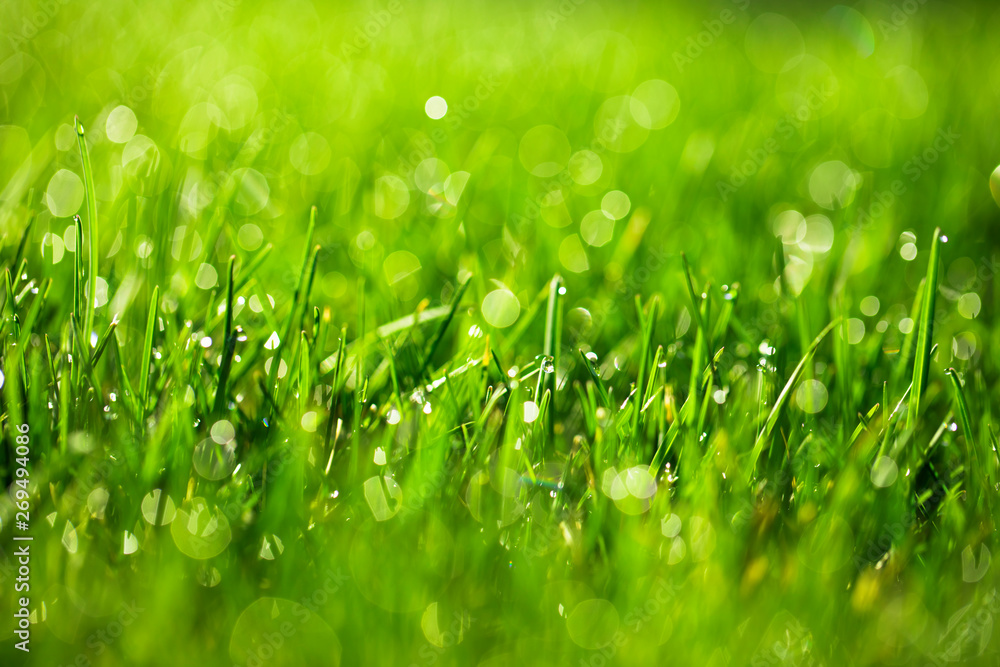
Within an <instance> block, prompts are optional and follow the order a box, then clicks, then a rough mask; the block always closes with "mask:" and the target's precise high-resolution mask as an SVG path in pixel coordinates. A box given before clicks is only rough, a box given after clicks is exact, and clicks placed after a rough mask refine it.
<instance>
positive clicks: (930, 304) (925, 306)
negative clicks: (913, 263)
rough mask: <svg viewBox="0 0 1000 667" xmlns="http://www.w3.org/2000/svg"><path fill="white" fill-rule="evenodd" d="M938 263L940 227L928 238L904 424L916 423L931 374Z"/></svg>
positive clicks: (939, 255) (939, 262)
mask: <svg viewBox="0 0 1000 667" xmlns="http://www.w3.org/2000/svg"><path fill="white" fill-rule="evenodd" d="M940 264H941V228H940V227H937V228H935V229H934V236H933V239H932V240H931V256H930V260H929V261H928V262H927V282H926V283H924V296H923V303H922V304H921V307H920V321H919V322H917V327H918V330H917V348H916V350H915V352H914V354H915V355H916V357H915V359H914V361H913V391H912V392H911V394H910V405H909V411H908V413H907V419H906V424H907V426H908V427H910V426H915V425H916V423H917V420H918V419H919V418H920V399H921V397H922V396H923V394H924V390H925V389H927V380H928V376H929V375H930V365H931V344H932V343H933V338H934V305H935V303H936V297H937V284H938V268H939V266H940Z"/></svg>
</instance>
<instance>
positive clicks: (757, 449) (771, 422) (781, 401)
mask: <svg viewBox="0 0 1000 667" xmlns="http://www.w3.org/2000/svg"><path fill="white" fill-rule="evenodd" d="M839 321H840V319H839V318H838V319H836V320H834V321H833V322H830V323H829V324H827V325H826V328H824V329H823V330H822V331H820V332H819V335H818V336H816V338H814V339H813V342H812V343H811V344H810V345H809V348H808V349H807V350H806V352H805V354H803V355H802V359H801V360H799V363H798V364H797V365H796V366H795V370H793V371H792V375H791V377H789V378H788V382H786V383H785V387H784V388H783V389H782V390H781V393H780V394H778V398H777V399H776V400H775V401H774V407H773V408H771V413H770V414H769V415H768V416H767V421H766V422H765V423H764V428H763V430H761V432H760V435H759V436H757V442H755V443H754V446H753V453H752V454H751V456H750V466H749V468H748V474H747V477H748V478H749V477H750V476H752V475H753V472H754V469H755V468H756V466H757V459H758V458H760V454H761V451H763V449H764V445H765V444H766V443H767V441H768V438H770V436H771V431H773V430H774V426H775V424H777V423H778V417H780V416H781V412H782V410H784V407H785V403H787V402H788V396H789V394H791V393H792V388H793V387H794V386H795V383H796V382H797V381H798V379H799V376H800V375H801V374H802V369H804V368H805V366H806V363H807V362H808V361H809V359H810V358H812V355H813V353H814V352H816V348H818V347H819V344H820V343H821V342H823V339H824V338H826V335H827V334H828V333H830V332H831V331H832V330H833V328H834V327H835V326H836V325H837V323H838V322H839Z"/></svg>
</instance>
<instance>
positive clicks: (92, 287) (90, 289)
mask: <svg viewBox="0 0 1000 667" xmlns="http://www.w3.org/2000/svg"><path fill="white" fill-rule="evenodd" d="M74 121H75V124H76V139H77V143H78V144H79V145H80V158H81V159H82V160H83V184H84V188H85V190H86V193H87V225H88V228H87V239H86V241H87V246H88V247H89V248H90V263H89V264H88V266H87V308H86V310H85V311H84V313H83V316H84V317H83V335H84V336H86V340H85V342H89V341H90V332H91V331H92V330H93V328H94V305H95V301H94V299H95V298H96V296H97V245H98V243H97V194H96V191H95V187H94V170H93V169H92V168H91V166H90V151H89V150H87V139H86V137H84V132H83V124H82V123H81V122H80V117H79V116H77V117H76V118H75V119H74ZM83 246H84V239H83V237H81V236H79V235H78V236H77V247H76V252H77V255H79V254H80V253H82V252H83Z"/></svg>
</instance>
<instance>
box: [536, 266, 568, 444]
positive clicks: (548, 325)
mask: <svg viewBox="0 0 1000 667" xmlns="http://www.w3.org/2000/svg"><path fill="white" fill-rule="evenodd" d="M564 291H565V290H564V288H563V280H562V277H561V276H560V275H559V274H556V275H555V276H553V277H552V280H551V281H549V300H548V304H547V305H546V308H545V339H544V342H543V345H542V354H543V355H544V356H545V359H546V360H548V363H551V364H552V368H551V371H549V370H546V368H547V367H546V365H545V364H546V361H545V360H543V361H542V373H543V375H544V376H545V381H544V383H543V389H544V390H546V391H548V392H549V406H548V407H549V409H548V414H547V415H546V423H547V425H548V433H549V438H550V439H551V438H552V437H553V435H554V433H555V427H556V422H555V419H556V402H555V399H556V374H557V373H558V370H559V348H560V346H561V332H562V293H563V292H564Z"/></svg>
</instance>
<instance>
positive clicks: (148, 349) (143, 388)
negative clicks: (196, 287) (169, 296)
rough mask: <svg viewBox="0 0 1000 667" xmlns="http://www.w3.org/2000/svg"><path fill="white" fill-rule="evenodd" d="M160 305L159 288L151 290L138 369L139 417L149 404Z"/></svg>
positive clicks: (143, 415) (144, 414)
mask: <svg viewBox="0 0 1000 667" xmlns="http://www.w3.org/2000/svg"><path fill="white" fill-rule="evenodd" d="M159 303H160V288H159V286H157V287H154V288H153V296H152V297H151V298H150V299H149V315H148V316H147V317H146V338H145V339H144V340H143V343H142V366H141V367H140V368H139V417H140V418H142V417H145V416H146V406H147V404H148V402H149V366H150V363H151V362H152V359H153V335H154V332H155V331H156V311H157V308H158V307H159Z"/></svg>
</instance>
